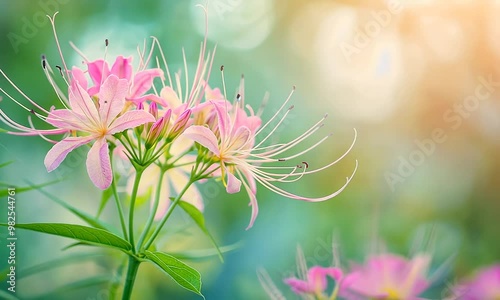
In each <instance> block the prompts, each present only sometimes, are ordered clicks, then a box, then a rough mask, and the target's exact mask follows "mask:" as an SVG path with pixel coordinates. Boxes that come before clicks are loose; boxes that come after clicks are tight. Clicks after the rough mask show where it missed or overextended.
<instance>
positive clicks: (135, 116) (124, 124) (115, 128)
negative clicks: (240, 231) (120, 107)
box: [108, 110, 155, 134]
mask: <svg viewBox="0 0 500 300" xmlns="http://www.w3.org/2000/svg"><path fill="white" fill-rule="evenodd" d="M154 121H155V117H153V116H152V115H151V114H150V113H148V112H147V111H143V110H131V111H127V112H126V113H124V114H123V115H121V116H120V117H118V118H117V119H115V120H114V121H113V123H111V125H110V126H109V130H108V134H115V133H117V132H122V131H124V130H125V129H129V128H135V127H137V126H139V125H143V124H145V123H152V122H154Z"/></svg>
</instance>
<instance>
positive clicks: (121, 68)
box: [111, 55, 132, 81]
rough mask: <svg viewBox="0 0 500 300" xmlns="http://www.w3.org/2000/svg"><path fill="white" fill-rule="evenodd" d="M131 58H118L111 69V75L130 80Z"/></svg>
mask: <svg viewBox="0 0 500 300" xmlns="http://www.w3.org/2000/svg"><path fill="white" fill-rule="evenodd" d="M131 62H132V57H127V58H125V57H123V56H121V55H120V56H118V57H117V58H116V60H115V62H114V64H113V66H112V67H111V74H113V75H116V76H118V78H120V79H127V81H129V80H130V78H131V77H132V64H131Z"/></svg>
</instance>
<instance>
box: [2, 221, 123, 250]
mask: <svg viewBox="0 0 500 300" xmlns="http://www.w3.org/2000/svg"><path fill="white" fill-rule="evenodd" d="M0 226H8V225H7V224H0ZM15 227H16V228H22V229H27V230H32V231H38V232H43V233H47V234H53V235H58V236H63V237H68V238H72V239H75V240H79V241H82V242H87V243H91V244H94V245H98V246H107V247H112V248H116V249H119V250H122V251H124V252H127V251H129V250H132V245H130V243H129V242H127V241H126V240H124V239H122V238H121V237H118V236H116V235H114V234H113V233H111V232H109V231H106V230H103V229H99V228H92V227H86V226H82V225H74V224H63V223H31V224H16V226H15Z"/></svg>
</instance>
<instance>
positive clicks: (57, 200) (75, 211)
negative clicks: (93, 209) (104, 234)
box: [38, 188, 117, 233]
mask: <svg viewBox="0 0 500 300" xmlns="http://www.w3.org/2000/svg"><path fill="white" fill-rule="evenodd" d="M38 191H39V192H40V193H42V194H44V195H45V196H46V197H47V198H49V199H50V200H52V201H54V202H55V203H57V204H59V205H60V206H62V207H64V208H66V209H67V210H69V211H70V212H72V213H73V214H74V215H75V216H77V217H79V218H80V219H81V220H82V221H84V222H85V223H87V224H89V225H90V226H92V227H95V228H100V229H104V230H106V231H111V232H113V233H116V232H117V231H116V229H114V228H112V226H110V225H108V224H105V223H104V222H102V221H101V220H98V219H96V218H94V217H93V216H91V215H90V214H88V213H86V212H83V211H81V210H79V209H77V208H76V207H74V206H71V205H69V204H68V203H66V202H65V201H64V200H62V199H60V198H58V197H56V196H55V195H53V194H51V193H49V192H46V191H44V190H43V189H41V188H39V189H38Z"/></svg>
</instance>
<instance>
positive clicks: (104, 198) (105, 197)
mask: <svg viewBox="0 0 500 300" xmlns="http://www.w3.org/2000/svg"><path fill="white" fill-rule="evenodd" d="M115 180H116V178H115ZM112 195H113V187H112V186H110V187H109V188H107V189H105V190H104V191H102V196H101V203H100V204H99V210H98V211H97V217H98V218H99V216H100V215H101V213H102V211H103V210H104V208H105V207H106V204H108V201H109V199H110V198H111V196H112Z"/></svg>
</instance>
